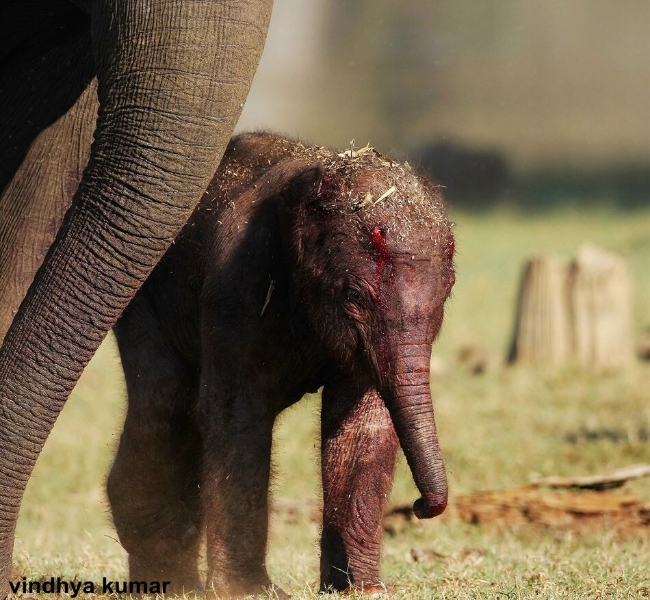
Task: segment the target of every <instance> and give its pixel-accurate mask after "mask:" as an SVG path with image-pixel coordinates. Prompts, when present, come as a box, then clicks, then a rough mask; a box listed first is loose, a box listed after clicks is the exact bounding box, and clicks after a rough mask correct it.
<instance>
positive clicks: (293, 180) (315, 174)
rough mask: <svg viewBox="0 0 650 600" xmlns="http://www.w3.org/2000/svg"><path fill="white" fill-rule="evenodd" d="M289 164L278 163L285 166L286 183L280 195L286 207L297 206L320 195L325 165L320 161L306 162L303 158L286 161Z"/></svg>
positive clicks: (284, 176)
mask: <svg viewBox="0 0 650 600" xmlns="http://www.w3.org/2000/svg"><path fill="white" fill-rule="evenodd" d="M286 163H288V164H284V165H278V166H279V167H281V168H282V167H284V168H283V171H284V173H283V177H282V179H283V180H284V185H283V186H282V189H281V191H280V197H281V199H282V204H283V205H284V207H285V209H289V210H290V209H292V208H295V207H296V206H297V205H304V204H306V203H307V202H309V201H310V200H314V199H315V198H316V196H317V195H318V188H319V187H320V183H321V180H322V178H323V167H322V165H320V164H319V163H316V164H314V163H306V162H304V161H301V160H291V161H286Z"/></svg>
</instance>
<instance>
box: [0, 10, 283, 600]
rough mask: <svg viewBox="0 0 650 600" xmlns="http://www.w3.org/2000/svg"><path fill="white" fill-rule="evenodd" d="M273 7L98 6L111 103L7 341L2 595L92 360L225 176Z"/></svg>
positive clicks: (103, 85)
mask: <svg viewBox="0 0 650 600" xmlns="http://www.w3.org/2000/svg"><path fill="white" fill-rule="evenodd" d="M271 4H272V3H271V1H270V0H267V1H253V0H250V1H249V2H244V1H241V2H232V1H224V2H217V1H216V0H215V1H211V2H205V1H203V0H185V1H184V2H177V1H175V0H158V1H152V2H146V3H145V2H141V1H139V0H122V1H121V2H110V1H109V0H96V1H94V2H93V3H92V10H91V22H92V40H93V51H94V56H95V66H96V69H97V77H98V96H99V102H100V109H99V114H98V122H97V128H96V133H95V142H94V144H93V147H92V150H91V156H90V161H89V164H88V167H87V168H86V170H85V172H84V175H83V179H82V181H81V184H80V186H79V188H78V190H77V192H76V194H75V197H74V199H73V207H72V208H71V210H70V211H69V212H68V213H67V215H66V217H65V219H64V223H63V226H62V228H61V230H60V231H59V234H58V235H57V238H56V240H55V242H54V244H53V246H52V247H51V248H50V251H49V252H48V254H47V256H46V258H45V261H44V263H43V266H42V267H41V268H40V269H39V271H38V274H37V276H36V279H35V281H34V283H33V284H32V286H31V287H30V289H29V292H28V294H27V297H26V298H25V300H24V302H23V303H22V304H21V307H20V310H19V312H18V314H17V316H16V318H15V319H14V322H13V324H12V326H11V328H10V329H9V331H8V333H7V335H6V337H5V340H4V344H3V346H2V349H0V586H1V587H0V597H4V596H5V595H6V593H7V588H8V586H7V582H8V579H9V573H10V566H11V554H12V547H13V537H14V530H15V524H16V518H17V515H18V510H19V506H20V501H21V499H22V495H23V492H24V489H25V486H26V484H27V481H28V479H29V476H30V473H31V471H32V469H33V466H34V464H35V462H36V459H37V457H38V454H39V452H40V450H41V448H42V446H43V444H44V442H45V439H46V438H47V436H48V434H49V431H50V429H51V427H52V425H53V423H54V421H55V419H56V417H57V415H58V413H59V411H60V410H61V408H62V406H63V404H64V402H65V400H66V399H67V397H68V395H69V393H70V391H71V389H72V388H73V386H74V384H75V383H76V381H77V379H78V377H79V375H80V374H81V371H82V370H83V367H84V366H85V365H86V364H87V362H88V361H89V360H90V358H91V357H92V355H93V353H94V351H95V350H96V349H97V347H98V346H99V344H100V342H101V341H102V339H103V338H104V336H105V335H106V332H107V331H108V330H109V329H110V327H111V326H112V325H113V323H114V322H115V321H116V319H117V318H118V317H119V315H120V313H121V311H122V310H123V308H124V307H125V306H126V305H127V303H128V302H129V300H130V299H131V297H132V296H133V294H134V293H135V291H136V290H137V289H138V287H139V286H140V285H141V284H142V282H143V281H144V280H145V279H146V277H147V275H148V274H149V272H150V271H151V269H152V268H153V266H154V265H155V264H156V262H157V260H158V259H159V258H160V256H161V255H162V253H163V252H164V251H165V249H166V248H167V247H168V246H169V244H170V243H171V241H172V239H173V238H174V236H175V235H176V233H177V232H178V231H179V229H180V228H181V226H182V225H183V224H184V222H185V220H186V219H187V217H188V215H189V214H190V212H191V210H192V209H193V207H194V206H195V204H196V202H197V201H198V199H199V197H200V195H201V194H202V193H203V191H204V189H205V188H206V186H207V184H208V182H209V180H210V178H211V176H212V175H213V173H214V171H215V169H216V167H217V165H218V162H219V159H220V158H221V155H222V153H223V150H224V148H225V146H226V143H227V141H228V139H229V137H230V135H231V133H232V130H233V128H234V125H235V122H236V120H237V118H238V116H239V113H240V110H241V105H242V104H243V101H244V99H245V97H246V94H247V93H248V88H249V85H250V82H251V80H252V77H253V74H254V71H255V68H256V66H257V63H258V60H259V57H260V55H261V50H262V46H263V42H264V38H265V35H266V29H267V26H268V20H269V17H270V10H271Z"/></svg>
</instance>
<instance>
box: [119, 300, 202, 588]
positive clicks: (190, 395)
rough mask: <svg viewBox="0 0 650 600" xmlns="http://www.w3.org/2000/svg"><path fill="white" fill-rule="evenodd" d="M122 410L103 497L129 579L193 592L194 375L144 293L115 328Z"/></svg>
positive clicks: (196, 517)
mask: <svg viewBox="0 0 650 600" xmlns="http://www.w3.org/2000/svg"><path fill="white" fill-rule="evenodd" d="M115 333H116V335H117V338H118V344H119V347H120V354H121V356H122V363H123V366H124V372H125V376H126V382H127V391H128V410H127V416H126V421H125V424H124V431H123V433H122V436H121V439H120V444H119V448H118V451H117V456H116V458H115V462H114V464H113V467H112V469H111V472H110V474H109V477H108V497H109V500H110V504H111V508H112V511H113V520H114V522H115V527H116V529H117V532H118V534H119V537H120V541H121V543H122V545H123V546H124V548H125V549H126V550H127V552H128V553H129V568H130V574H129V577H130V580H131V581H161V582H162V581H169V582H171V585H170V586H169V587H168V588H167V590H168V591H171V590H173V591H176V592H182V591H183V590H184V591H192V590H194V591H199V590H200V589H202V588H203V586H202V584H200V579H199V575H198V567H197V562H198V551H199V543H200V539H199V538H200V536H199V530H200V508H199V500H198V484H199V480H198V478H199V470H200V438H199V434H198V432H197V431H196V427H195V425H194V423H193V419H192V411H193V406H194V401H195V395H196V382H195V381H194V378H193V377H192V375H191V374H189V373H187V371H186V367H185V366H184V364H183V362H182V361H181V360H180V359H179V358H178V357H177V356H176V354H175V353H174V352H173V350H172V349H171V348H170V347H169V345H168V344H167V343H166V340H165V339H164V338H163V335H162V333H161V331H160V328H159V326H158V323H157V319H156V317H155V315H154V314H153V313H152V312H151V311H149V310H148V307H147V304H146V300H142V301H136V302H135V303H134V304H133V305H132V306H130V307H129V308H128V309H127V312H126V313H125V314H124V316H123V317H122V319H121V320H120V322H119V323H118V324H117V326H116V328H115Z"/></svg>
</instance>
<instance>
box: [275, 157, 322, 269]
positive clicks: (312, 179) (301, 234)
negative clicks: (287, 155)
mask: <svg viewBox="0 0 650 600" xmlns="http://www.w3.org/2000/svg"><path fill="white" fill-rule="evenodd" d="M278 166H280V165H278ZM282 170H283V171H284V174H283V176H282V179H283V180H284V185H282V189H281V191H280V195H279V200H280V201H279V202H278V217H279V221H280V234H281V236H282V240H283V244H284V247H285V248H286V250H287V253H288V256H291V257H293V258H292V259H291V260H292V262H300V260H301V258H302V256H303V252H304V248H305V246H306V245H308V244H309V238H310V235H311V234H313V233H315V231H312V230H313V229H314V226H315V223H314V222H313V221H314V219H310V218H308V217H307V215H308V214H309V213H310V212H311V211H309V210H308V208H309V206H313V204H314V203H316V202H318V200H319V191H320V188H321V185H322V181H323V174H324V171H323V165H321V164H320V163H313V162H312V163H306V162H304V161H301V160H289V161H285V164H284V165H282Z"/></svg>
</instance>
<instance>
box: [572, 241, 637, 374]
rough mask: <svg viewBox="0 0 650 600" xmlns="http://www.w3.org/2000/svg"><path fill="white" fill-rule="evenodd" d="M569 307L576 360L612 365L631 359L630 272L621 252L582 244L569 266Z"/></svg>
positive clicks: (585, 363) (595, 364)
mask: <svg viewBox="0 0 650 600" xmlns="http://www.w3.org/2000/svg"><path fill="white" fill-rule="evenodd" d="M569 311H570V318H571V324H572V327H571V333H572V340H571V342H572V343H571V345H572V348H573V355H574V359H575V361H576V363H577V364H579V365H581V366H584V367H596V368H611V367H620V366H623V365H626V364H629V363H630V362H632V360H633V359H634V343H633V341H632V314H631V312H632V311H631V285H630V276H629V273H628V268H627V265H626V263H625V261H624V260H623V259H622V258H621V257H620V256H616V255H615V254H612V253H610V252H605V251H604V250H601V249H599V248H595V247H593V246H583V247H582V248H580V250H579V251H578V257H577V259H576V260H575V261H574V262H573V263H572V264H571V265H570V267H569Z"/></svg>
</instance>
